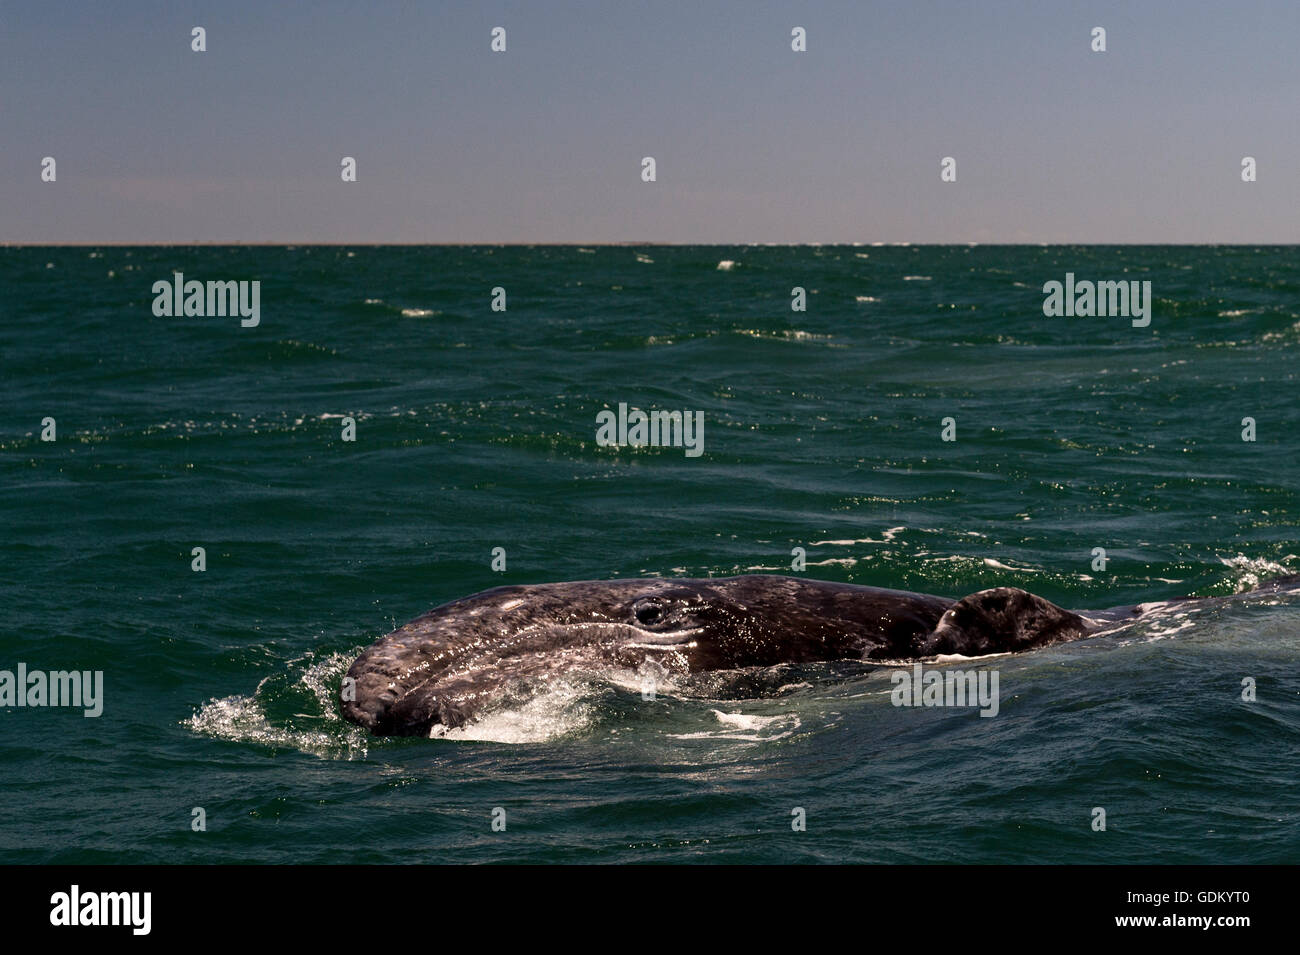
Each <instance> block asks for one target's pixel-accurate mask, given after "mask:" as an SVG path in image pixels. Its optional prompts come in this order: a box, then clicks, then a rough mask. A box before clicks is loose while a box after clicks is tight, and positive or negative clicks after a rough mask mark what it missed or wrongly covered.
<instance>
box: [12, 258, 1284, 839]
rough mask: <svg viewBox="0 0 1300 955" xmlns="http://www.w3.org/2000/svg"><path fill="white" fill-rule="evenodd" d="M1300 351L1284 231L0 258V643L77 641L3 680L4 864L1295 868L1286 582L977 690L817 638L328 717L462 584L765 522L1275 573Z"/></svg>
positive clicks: (1059, 563)
mask: <svg viewBox="0 0 1300 955" xmlns="http://www.w3.org/2000/svg"><path fill="white" fill-rule="evenodd" d="M724 261H726V262H733V263H734V266H733V267H731V268H722V269H720V268H719V263H721V262H724ZM176 271H180V272H183V273H184V274H185V276H186V278H187V279H188V278H194V279H200V280H206V279H219V280H242V279H247V280H254V279H256V280H260V281H261V283H262V285H261V316H260V319H261V320H260V324H259V325H258V326H257V327H255V328H242V327H241V326H240V322H239V320H238V318H229V317H225V318H218V317H211V318H199V317H188V318H185V317H182V318H176V317H155V316H154V314H153V311H152V308H151V304H152V302H153V298H154V296H153V293H152V291H151V289H152V285H153V283H154V282H155V281H158V280H160V279H170V278H171V276H172V274H173V272H176ZM1067 272H1072V273H1074V274H1075V275H1076V276H1077V277H1078V278H1080V279H1093V280H1120V279H1125V280H1129V279H1136V280H1144V281H1145V280H1149V281H1150V282H1151V283H1152V290H1153V295H1154V303H1153V310H1152V320H1151V324H1150V326H1149V327H1146V328H1134V327H1132V325H1131V323H1130V321H1129V320H1128V319H1126V318H1122V317H1107V318H1102V317H1072V318H1064V317H1061V318H1047V317H1045V316H1044V315H1043V310H1042V303H1043V293H1042V286H1043V283H1044V282H1047V281H1052V280H1056V281H1062V280H1064V278H1065V274H1066V273H1067ZM498 286H499V287H502V288H504V289H505V290H506V293H507V310H506V311H504V312H494V311H493V310H492V309H491V308H490V303H491V299H492V290H493V288H495V287H498ZM796 286H798V287H802V288H804V289H805V290H806V292H807V310H806V311H804V312H795V311H792V310H791V289H792V288H794V287H796ZM1298 355H1300V257H1298V256H1297V252H1296V250H1295V249H1294V248H1251V247H1134V246H1125V247H1096V246H1087V247H1062V246H1055V247H994V246H990V247H966V246H956V247H899V246H861V247H853V246H836V247H830V246H827V247H807V246H803V247H731V246H728V247H656V246H647V247H630V246H629V247H623V246H618V247H609V246H606V247H598V248H591V249H584V248H578V247H505V248H503V247H433V248H406V247H394V248H386V247H357V248H354V249H349V248H336V247H328V248H326V247H313V248H309V247H299V248H266V247H229V248H227V247H194V248H183V247H168V248H127V247H105V248H4V249H0V363H2V365H0V371H2V374H3V386H2V390H0V529H2V533H0V607H3V618H2V619H3V627H2V628H0V647H2V648H3V653H0V669H10V670H12V669H14V668H15V667H16V666H17V665H18V664H19V663H20V662H21V663H25V664H26V665H27V666H28V667H29V668H32V669H46V670H57V669H73V668H75V669H82V670H102V671H103V674H104V705H103V714H102V716H100V717H99V718H85V717H83V716H82V714H81V711H80V710H72V709H53V708H46V709H35V708H26V707H24V708H17V707H9V708H5V709H3V710H0V726H2V727H3V729H2V730H0V766H3V774H0V861H3V862H63V863H112V862H164V863H168V862H211V863H221V862H264V863H272V862H336V863H358V862H459V861H473V862H530V863H540V862H556V861H559V862H607V863H608V862H695V861H717V862H733V863H737V862H744V863H749V862H754V863H769V862H813V861H819V862H828V861H851V862H1013V863H1014V862H1101V863H1107V862H1115V863H1130V862H1131V863H1138V862H1157V863H1164V862H1168V863H1173V862H1180V863H1182V862H1210V863H1242V862H1245V863H1254V862H1284V863H1288V862H1289V863H1293V862H1297V861H1300V826H1298V823H1300V795H1297V788H1296V785H1295V776H1296V770H1297V766H1298V765H1300V680H1298V676H1300V673H1298V671H1300V668H1298V667H1297V661H1300V602H1297V601H1294V600H1287V599H1279V600H1274V601H1267V602H1255V603H1242V604H1235V605H1231V606H1225V607H1219V608H1211V609H1192V610H1189V611H1187V612H1185V613H1182V614H1179V615H1175V616H1174V617H1172V618H1164V619H1161V620H1159V621H1152V622H1150V623H1147V624H1142V625H1139V626H1137V627H1134V628H1132V629H1131V630H1129V631H1127V632H1125V633H1123V634H1122V635H1119V636H1112V637H1099V638H1094V639H1090V640H1084V641H1080V642H1078V643H1072V644H1067V645H1063V646H1057V647H1053V648H1049V649H1045V650H1041V651H1035V652H1032V653H1028V654H1024V655H1020V656H1011V657H1005V656H1004V657H999V658H997V659H996V661H995V662H987V661H986V663H985V664H982V665H986V666H996V668H997V670H998V671H999V673H1000V688H1001V705H1000V711H999V714H998V716H996V717H995V718H991V719H986V718H980V717H979V716H978V715H977V713H976V712H975V711H974V710H972V709H957V708H948V709H944V708H939V709H933V708H931V709H925V708H913V709H907V708H899V707H894V706H891V705H890V696H889V692H890V690H891V688H892V685H891V683H890V680H889V673H890V671H889V670H888V669H871V668H868V667H864V666H860V665H859V666H844V665H835V664H828V665H823V666H820V667H810V668H805V669H803V670H801V671H800V672H799V673H798V674H795V675H793V676H792V679H791V688H790V689H789V690H788V691H787V692H784V693H782V694H780V695H778V696H776V697H774V698H768V699H762V700H710V699H700V698H695V697H674V696H671V695H665V696H660V697H659V698H658V699H656V700H655V701H654V702H652V703H647V702H645V701H643V700H642V699H641V697H640V695H639V693H637V692H636V690H635V689H634V688H632V687H630V686H629V685H626V684H624V683H620V682H618V681H614V680H610V679H608V678H607V677H601V676H596V675H591V674H583V673H574V674H572V675H571V679H569V680H566V681H565V682H564V683H562V684H560V685H556V686H555V687H554V688H553V689H552V690H550V691H549V692H546V693H543V694H540V695H536V696H533V697H531V698H528V699H526V700H524V701H522V702H521V701H518V700H516V701H513V702H512V704H511V705H510V706H508V707H506V708H503V709H499V710H497V711H493V712H490V713H489V714H488V715H487V716H486V717H485V718H484V719H483V720H482V721H480V722H479V723H476V724H472V725H471V726H469V727H468V728H466V729H465V730H463V731H458V732H457V733H453V734H452V738H447V739H402V740H383V739H375V738H371V737H369V736H367V735H366V734H365V733H364V732H363V731H361V730H360V729H358V728H357V727H354V726H352V725H350V724H347V723H345V722H343V721H342V720H341V719H340V717H339V714H338V706H337V704H336V703H335V702H334V697H335V695H336V693H337V690H338V686H339V682H340V680H341V677H342V673H343V671H344V670H345V669H346V667H347V665H348V663H350V661H351V659H353V658H354V657H355V655H356V653H357V652H358V651H359V650H360V649H361V648H363V647H364V646H366V645H368V644H369V643H371V642H372V641H373V640H375V639H376V638H377V637H379V636H381V635H382V634H383V633H385V632H386V631H388V630H390V629H392V628H393V627H394V626H396V625H398V624H401V623H402V622H404V621H406V620H408V619H410V618H412V617H414V616H416V615H417V614H419V613H422V612H423V611H425V610H427V609H429V608H430V607H432V606H435V605H436V604H439V603H442V602H445V601H448V600H451V599H454V598H456V597H461V596H464V595H467V594H470V593H473V592H475V591H478V590H482V589H485V588H488V587H492V586H496V585H499V584H503V583H525V582H543V581H556V580H571V579H589V578H609V577H633V576H694V577H705V576H711V575H712V576H724V575H731V574H739V573H753V572H768V573H789V572H791V560H792V556H791V552H792V549H793V548H796V547H803V548H805V550H806V552H807V569H806V570H805V571H804V572H803V573H804V574H806V575H807V576H810V577H816V578H821V579H827V580H838V581H848V582H853V583H860V584H871V585H875V586H883V587H896V588H905V589H910V590H917V591H923V592H927V593H934V594H940V595H944V596H949V597H960V596H963V595H965V594H969V593H971V592H974V591H976V590H980V589H982V588H986V587H993V586H999V585H1012V586H1018V587H1023V588H1025V589H1028V590H1031V591H1033V592H1035V593H1038V594H1041V595H1042V596H1044V597H1046V598H1048V599H1049V600H1053V601H1055V602H1057V603H1060V604H1062V605H1063V606H1066V607H1070V608H1074V609H1081V608H1104V607H1111V606H1116V605H1119V604H1124V603H1138V602H1143V601H1156V600H1163V599H1167V598H1171V597H1176V596H1181V595H1183V594H1189V593H1196V594H1202V595H1205V594H1229V593H1233V592H1234V591H1237V590H1242V589H1245V588H1247V587H1249V586H1251V585H1252V584H1254V583H1256V582H1258V581H1260V580H1263V579H1266V578H1268V577H1270V576H1274V575H1277V574H1280V573H1285V572H1292V573H1294V572H1297V571H1300V556H1298V555H1300V544H1298V543H1297V538H1300V530H1298V528H1297V525H1298V524H1300V497H1298V495H1300V481H1298V480H1297V469H1296V464H1297V461H1298V460H1300V431H1298V429H1297V428H1296V416H1295V408H1296V399H1297V390H1296V384H1297V383H1296V369H1297V357H1298ZM620 402H626V403H627V404H628V405H630V406H633V407H639V408H642V409H664V410H674V409H676V410H690V411H701V412H703V415H704V422H705V426H704V453H703V454H702V455H701V456H699V457H697V458H692V457H688V456H686V455H685V454H684V453H683V450H682V449H681V448H610V447H601V446H598V445H597V443H596V441H595V434H596V415H597V413H598V412H599V411H600V410H602V409H604V408H617V406H618V404H619V403H620ZM344 416H350V417H351V418H353V419H354V421H355V425H356V440H355V441H344V440H342V425H343V417H344ZM46 417H51V418H53V419H55V422H56V427H57V440H55V441H53V442H47V441H42V440H41V430H42V420H43V419H44V418H46ZM948 417H951V418H952V419H954V422H955V429H956V440H955V441H944V440H942V438H941V431H942V428H943V425H942V421H943V419H944V418H948ZM1247 417H1249V418H1252V419H1254V421H1255V427H1256V440H1254V441H1243V440H1242V431H1243V423H1242V421H1243V419H1244V418H1247ZM196 546H202V547H204V548H205V549H206V554H207V569H206V571H204V572H202V573H196V572H194V571H192V570H191V559H192V558H191V550H192V548H194V547H196ZM496 547H501V548H504V549H505V552H506V555H507V569H506V571H505V572H495V571H493V569H492V567H491V560H492V550H493V548H496ZM1097 547H1102V548H1104V549H1105V551H1106V554H1107V557H1108V561H1107V564H1106V566H1105V568H1104V570H1100V569H1094V566H1093V549H1094V548H1097ZM1247 678H1249V679H1251V680H1253V681H1254V683H1255V686H1256V689H1257V699H1255V700H1254V701H1253V702H1247V701H1243V699H1242V681H1243V680H1244V679H1247ZM196 807H201V808H202V810H203V812H204V814H205V817H206V831H201V832H196V831H193V829H192V827H191V821H192V819H193V814H194V810H195V808H196ZM796 807H798V808H802V809H803V810H804V812H805V814H806V818H807V826H806V831H794V830H792V827H791V820H792V811H793V810H794V809H795V808H796ZM1097 807H1100V808H1104V809H1105V811H1106V829H1105V831H1094V829H1093V827H1092V822H1093V817H1094V809H1095V808H1097ZM498 808H500V809H504V810H505V817H506V819H507V825H506V829H505V831H494V830H493V827H492V822H493V812H494V810H495V809H498Z"/></svg>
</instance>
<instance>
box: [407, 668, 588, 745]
mask: <svg viewBox="0 0 1300 955" xmlns="http://www.w3.org/2000/svg"><path fill="white" fill-rule="evenodd" d="M590 689H591V687H590V684H587V683H578V682H568V681H563V682H558V683H554V684H551V685H550V686H549V687H548V688H547V689H546V690H545V691H544V692H541V693H538V694H537V695H535V696H533V697H532V698H531V699H529V700H527V701H526V702H524V703H522V704H520V705H519V706H514V707H506V708H503V709H499V710H494V711H491V712H488V713H485V714H484V715H483V716H481V717H480V718H479V719H477V720H474V721H473V722H470V723H466V724H465V725H464V726H457V727H456V728H454V729H448V728H447V727H445V726H442V725H441V724H440V725H437V726H435V727H433V730H432V731H431V732H430V733H429V738H430V739H446V740H463V741H469V740H477V741H479V742H490V743H512V744H519V743H544V742H546V741H547V740H552V739H555V738H557V737H559V736H564V735H566V734H568V733H572V732H575V731H577V730H580V729H582V728H583V727H584V726H587V725H589V724H590V723H591V721H592V718H593V717H592V707H591V705H590V704H588V703H583V702H581V701H582V699H583V698H584V697H585V696H586V695H587V694H588V693H589V691H590Z"/></svg>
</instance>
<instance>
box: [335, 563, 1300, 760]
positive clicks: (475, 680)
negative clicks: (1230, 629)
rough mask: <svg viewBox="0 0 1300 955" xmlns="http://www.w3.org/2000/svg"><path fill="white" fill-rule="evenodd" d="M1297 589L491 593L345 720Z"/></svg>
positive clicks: (367, 671) (389, 722) (931, 647)
mask: <svg viewBox="0 0 1300 955" xmlns="http://www.w3.org/2000/svg"><path fill="white" fill-rule="evenodd" d="M1298 588H1300V575H1295V576H1291V577H1284V578H1279V579H1277V580H1273V581H1269V582H1268V583H1266V584H1263V585H1261V586H1260V587H1258V588H1256V589H1255V590H1253V591H1249V592H1247V594H1238V595H1234V597H1205V598H1195V597H1182V598H1177V599H1175V600H1171V601H1163V602H1160V603H1153V604H1139V605H1137V606H1127V607H1116V608H1112V609H1110V610H1102V611H1083V612H1080V613H1075V612H1073V611H1070V610H1065V609H1062V608H1061V607H1058V606H1056V605H1055V604H1053V603H1051V602H1049V601H1047V600H1044V599H1043V598H1042V597H1037V596H1035V595H1034V594H1031V593H1029V592H1027V591H1024V590H1020V589H1018V588H1015V587H995V588H993V589H991V590H981V591H979V592H978V593H974V594H971V595H969V596H966V597H963V598H961V599H960V600H952V599H949V598H946V597H935V596H930V595H928V594H917V593H911V592H909V591H902V590H885V589H882V588H879V587H864V586H859V585H856V584H843V583H832V582H828V581H819V580H808V579H805V578H795V577H779V576H769V575H757V574H755V575H746V576H741V577H722V578H710V579H673V578H662V579H661V578H649V579H634V580H609V581H573V582H569V583H554V584H528V585H519V586H506V587H495V588H493V589H492V590H485V591H483V592H482V593H479V594H474V595H473V596H470V597H465V598H462V599H460V600H453V601H452V602H451V603H447V604H443V605H442V606H440V607H436V608H435V609H433V610H430V611H429V612H428V613H426V614H423V615H422V616H419V617H416V618H415V619H414V620H412V621H411V622H410V623H407V624H405V625H404V626H401V627H399V628H398V629H396V630H394V631H392V632H391V633H389V634H387V635H386V636H383V637H381V638H380V639H379V640H377V641H376V642H375V643H374V644H372V645H371V646H370V647H368V648H367V649H366V650H365V651H363V652H362V653H361V655H360V656H359V657H358V658H357V659H356V661H355V662H354V663H353V664H352V666H351V667H350V668H349V669H348V672H347V678H346V679H345V680H344V681H343V685H342V687H341V689H340V702H341V704H342V711H343V716H344V717H345V718H347V719H348V720H351V721H352V722H354V723H357V724H360V725H361V726H364V727H365V728H366V729H368V730H369V731H370V732H372V733H374V734H376V735H380V736H412V735H428V734H429V733H430V731H431V730H432V729H433V728H434V727H435V726H438V725H441V726H444V727H448V728H450V727H456V726H460V725H461V724H463V723H465V722H467V721H468V720H470V719H472V718H473V717H474V716H475V714H476V713H477V712H478V711H479V710H481V709H482V708H483V707H484V706H485V705H487V704H489V703H492V702H494V701H495V700H497V699H499V698H500V696H501V694H502V692H503V689H504V688H505V687H507V686H509V685H511V684H512V683H514V682H517V681H518V680H521V679H525V678H529V677H536V676H545V675H547V674H559V673H562V672H565V671H568V670H572V669H576V668H582V667H591V666H601V665H618V666H623V667H632V668H635V667H638V666H640V665H641V664H643V663H644V662H645V661H646V660H653V661H655V662H656V663H658V664H659V665H661V666H663V667H664V668H666V670H667V671H668V672H673V673H687V674H689V673H698V672H703V671H717V670H736V669H742V668H746V667H767V666H774V665H777V664H784V663H796V664H797V663H812V662H816V661H829V660H844V659H852V660H861V661H867V662H871V661H879V662H897V661H902V660H914V659H921V658H925V657H933V656H937V655H939V654H962V655H965V656H972V657H973V656H983V655H986V654H990V653H1007V652H1019V651H1023V650H1031V649H1034V648H1036V647H1044V646H1048V645H1051V644H1056V643H1063V642H1066V641H1069V640H1078V639H1080V638H1082V637H1086V636H1089V635H1092V634H1095V633H1098V632H1100V631H1103V630H1110V629H1114V628H1117V627H1122V626H1123V625H1124V624H1125V623H1128V622H1131V621H1134V620H1137V619H1139V618H1142V617H1146V616H1150V615H1152V614H1160V613H1165V612H1168V611H1169V610H1171V609H1176V608H1177V607H1178V606H1180V605H1182V604H1185V603H1187V602H1189V601H1195V602H1197V603H1215V602H1223V601H1227V600H1233V599H1236V597H1242V596H1246V595H1248V594H1268V593H1281V592H1286V591H1292V590H1295V589H1298Z"/></svg>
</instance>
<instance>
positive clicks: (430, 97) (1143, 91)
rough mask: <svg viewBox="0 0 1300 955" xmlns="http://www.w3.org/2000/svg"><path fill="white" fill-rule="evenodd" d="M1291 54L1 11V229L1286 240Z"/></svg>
mask: <svg viewBox="0 0 1300 955" xmlns="http://www.w3.org/2000/svg"><path fill="white" fill-rule="evenodd" d="M196 25H198V26H203V27H205V28H206V30H207V43H208V50H207V52H205V53H194V52H191V50H190V30H191V28H192V27H193V26H196ZM495 26H502V27H505V28H506V30H507V41H508V49H507V51H506V52H505V53H493V52H491V50H490V49H489V42H490V31H491V29H492V28H493V27H495ZM794 26H802V27H805V28H806V30H807V33H808V51H807V52H806V53H794V52H792V51H791V49H790V30H791V28H792V27H794ZM1094 26H1103V27H1105V28H1106V30H1107V45H1108V51H1107V52H1106V53H1104V54H1103V53H1093V52H1092V51H1091V49H1090V31H1091V29H1092V28H1093V27H1094ZM1298 43H1300V3H1297V2H1296V0H1277V2H1273V0H1242V2H1236V3H1210V2H1199V0H1181V2H1172V0H1145V2H1141V3H1133V2H1114V3H1112V2H1091V3H1082V2H1080V3H1075V2H1048V0H1036V2H1035V0H1025V2H1006V0H989V2H962V0H945V2H938V0H934V2H924V0H917V2H902V0H900V2H897V3H876V2H866V0H858V2H851V0H846V2H825V3H820V2H807V3H804V2H791V3H769V2H761V0H758V2H755V0H750V2H734V3H733V2H712V0H692V2H634V0H618V2H612V0H606V2H585V3H580V2H553V0H530V2H526V3H497V2H491V0H487V2H478V3H473V2H463V3H452V2H439V0H431V2H421V3H395V2H385V0H375V2H372V3H348V4H344V3H328V2H325V3H302V2H281V0H266V2H260V3H242V2H221V3H186V2H168V3H143V2H140V3H136V2H132V3H122V4H102V3H93V2H90V0H83V2H80V3H59V2H48V3H37V2H31V3H7V4H5V5H4V6H2V7H0V90H2V95H0V143H2V146H0V241H3V242H9V243H37V242H91V243H98V242H140V243H148V242H188V241H192V240H199V241H208V242H224V241H231V242H233V241H244V242H296V243H301V242H355V243H363V242H590V243H595V242H719V243H744V242H872V241H892V242H901V241H909V242H1246V243H1272V242H1287V243H1290V242H1298V241H1300V215H1298V214H1297V213H1298V212H1300V203H1297V198H1298V197H1300V114H1298V113H1297V108H1298V106H1300V71H1298V70H1297V68H1296V63H1297V54H1296V48H1297V44H1298ZM44 156H53V157H55V159H56V160H57V163H58V166H57V169H58V181H57V182H55V183H43V182H41V180H40V163H41V159H42V157H44ZM343 156H354V157H356V159H357V164H358V181H357V182H356V183H343V182H342V181H341V180H340V176H339V171H340V160H341V159H342V157H343ZM643 156H654V157H655V159H656V161H657V164H658V169H657V172H658V181H657V182H655V183H643V182H642V181H641V178H640V170H641V166H640V162H641V158H642V157H643ZM944 156H953V157H955V158H956V160H957V172H958V177H957V182H956V183H942V182H941V181H940V178H939V163H940V159H941V158H942V157H944ZM1243 156H1253V157H1255V158H1256V159H1257V161H1258V175H1259V181H1257V182H1255V183H1249V184H1247V183H1243V182H1242V181H1241V177H1240V163H1241V159H1242V157H1243Z"/></svg>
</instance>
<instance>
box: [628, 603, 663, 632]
mask: <svg viewBox="0 0 1300 955" xmlns="http://www.w3.org/2000/svg"><path fill="white" fill-rule="evenodd" d="M633 613H634V614H636V619H637V620H638V621H639V622H640V623H643V624H645V625H646V626H653V625H654V624H656V623H658V622H659V621H660V620H662V619H663V616H664V608H663V607H662V606H660V605H659V604H658V603H657V602H655V601H653V600H643V601H641V602H640V603H638V604H637V606H636V608H635V609H634V610H633Z"/></svg>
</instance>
